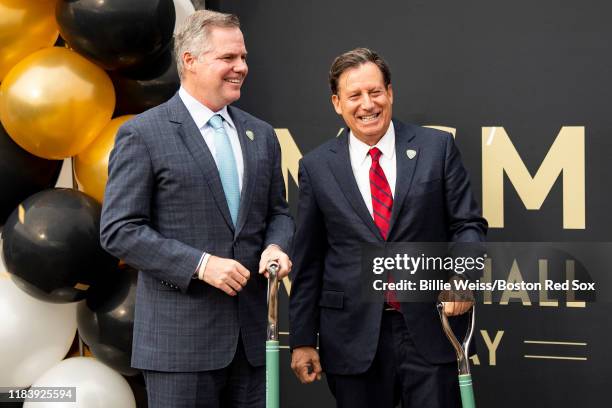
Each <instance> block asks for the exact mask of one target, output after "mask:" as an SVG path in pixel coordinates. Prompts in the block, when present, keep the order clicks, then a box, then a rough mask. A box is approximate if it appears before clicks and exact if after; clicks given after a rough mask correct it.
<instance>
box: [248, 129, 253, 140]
mask: <svg viewBox="0 0 612 408" xmlns="http://www.w3.org/2000/svg"><path fill="white" fill-rule="evenodd" d="M246 135H247V137H248V138H249V139H251V140H254V139H255V133H253V131H252V130H247V131H246Z"/></svg>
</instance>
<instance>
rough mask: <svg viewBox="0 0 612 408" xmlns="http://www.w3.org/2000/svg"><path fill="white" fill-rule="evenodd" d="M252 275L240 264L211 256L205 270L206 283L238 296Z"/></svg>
mask: <svg viewBox="0 0 612 408" xmlns="http://www.w3.org/2000/svg"><path fill="white" fill-rule="evenodd" d="M250 276H251V273H250V272H249V270H248V269H247V268H245V267H244V266H242V265H241V264H240V262H238V261H235V260H233V259H227V258H219V257H218V256H214V255H211V256H210V258H209V259H208V262H207V263H206V269H204V282H206V283H208V284H209V285H211V286H214V287H215V288H218V289H221V290H222V291H224V292H225V293H227V294H228V295H230V296H236V295H237V294H238V292H240V291H241V290H242V288H243V287H244V286H245V285H246V284H247V281H248V279H249V277H250Z"/></svg>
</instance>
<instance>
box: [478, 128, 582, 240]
mask: <svg viewBox="0 0 612 408" xmlns="http://www.w3.org/2000/svg"><path fill="white" fill-rule="evenodd" d="M584 134H585V130H584V126H564V127H562V128H561V130H560V131H559V133H558V135H557V138H556V139H555V141H554V143H553V145H552V146H551V148H550V150H549V151H548V153H547V154H546V157H545V158H544V160H543V161H542V164H541V165H540V168H539V169H538V171H537V172H536V174H535V176H534V177H531V175H530V174H529V171H528V170H527V168H526V167H525V164H524V163H523V160H522V159H521V157H520V155H519V154H518V152H517V151H516V149H515V147H514V145H513V144H512V141H511V140H510V138H509V137H508V134H507V133H506V131H505V130H504V128H503V127H483V128H482V195H483V198H482V203H483V214H484V217H485V218H486V219H487V220H488V221H489V226H490V227H492V228H503V227H504V172H505V173H506V174H507V175H508V178H509V179H510V182H511V183H512V185H513V186H514V188H515V189H516V192H517V193H518V195H519V197H520V198H521V200H522V201H523V203H524V204H525V208H527V209H528V210H539V209H540V207H541V206H542V204H543V203H544V200H545V199H546V197H547V196H548V193H549V192H550V190H551V189H552V186H553V185H554V183H555V181H556V180H557V178H558V177H559V176H562V178H563V228H564V229H584V228H585V224H586V222H585V218H586V217H585V154H584Z"/></svg>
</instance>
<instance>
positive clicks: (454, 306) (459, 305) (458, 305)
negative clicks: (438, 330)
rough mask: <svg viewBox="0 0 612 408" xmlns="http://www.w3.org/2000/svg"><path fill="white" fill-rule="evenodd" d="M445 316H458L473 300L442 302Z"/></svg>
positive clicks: (465, 310) (471, 304) (468, 307)
mask: <svg viewBox="0 0 612 408" xmlns="http://www.w3.org/2000/svg"><path fill="white" fill-rule="evenodd" d="M442 304H443V305H444V314H445V315H446V316H459V315H462V314H464V313H465V312H467V311H468V310H470V309H471V307H472V306H473V305H474V302H442Z"/></svg>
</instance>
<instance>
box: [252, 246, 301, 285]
mask: <svg viewBox="0 0 612 408" xmlns="http://www.w3.org/2000/svg"><path fill="white" fill-rule="evenodd" d="M270 261H276V262H278V266H280V269H279V271H278V279H283V278H284V277H285V276H287V275H289V272H291V267H292V266H293V263H292V262H291V260H290V259H289V257H288V256H287V254H286V253H284V252H283V250H282V249H281V248H280V247H279V246H278V245H275V244H270V245H268V247H267V248H266V249H265V250H264V251H263V252H262V253H261V259H260V260H259V273H263V274H264V276H265V277H266V278H268V271H267V270H266V268H267V267H268V263H270Z"/></svg>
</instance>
